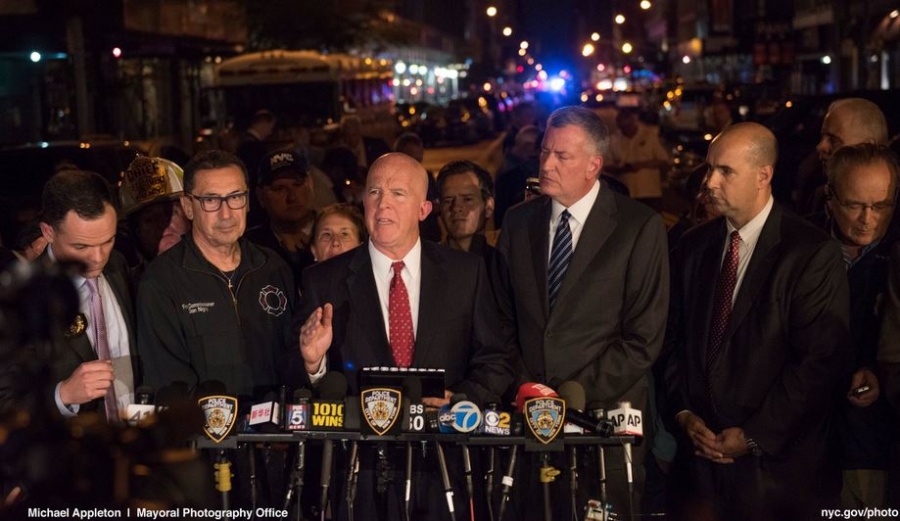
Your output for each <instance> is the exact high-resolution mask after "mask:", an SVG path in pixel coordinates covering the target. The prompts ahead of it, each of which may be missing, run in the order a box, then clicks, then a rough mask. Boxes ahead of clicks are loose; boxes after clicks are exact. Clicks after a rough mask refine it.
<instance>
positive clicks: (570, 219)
mask: <svg viewBox="0 0 900 521" xmlns="http://www.w3.org/2000/svg"><path fill="white" fill-rule="evenodd" d="M608 148H609V130H608V129H607V128H606V126H605V125H604V124H603V121H602V120H601V119H600V118H599V117H598V116H597V115H596V114H595V113H593V112H591V111H590V110H587V109H584V108H582V107H564V108H561V109H559V110H557V111H556V112H554V113H553V114H552V115H551V116H550V118H549V120H548V121H547V132H546V133H545V134H544V140H543V143H542V144H541V156H540V185H541V191H542V192H543V194H544V195H543V196H542V197H538V198H537V199H534V200H531V201H528V202H526V203H524V204H521V205H519V206H515V207H513V208H510V210H509V211H508V212H507V214H506V217H505V220H504V224H503V230H502V232H501V234H500V240H499V242H498V244H497V249H498V250H499V255H498V256H497V257H498V261H499V262H495V263H494V264H495V266H494V269H493V274H494V275H495V278H496V280H495V283H494V288H495V291H496V293H497V300H498V303H499V307H500V311H501V324H502V325H503V327H504V337H505V339H506V340H507V342H508V344H509V345H510V347H509V350H510V351H511V354H512V356H513V360H514V364H515V365H514V368H515V369H516V372H517V374H516V378H517V379H518V382H519V383H521V382H540V383H544V384H547V385H549V386H551V387H558V386H559V385H560V384H562V383H564V382H566V381H569V380H572V381H576V382H578V383H580V384H581V385H582V386H583V387H584V389H585V394H586V398H587V408H588V409H592V410H593V409H605V410H610V409H614V408H615V407H616V405H617V403H618V402H620V401H629V402H631V404H632V406H634V407H635V408H637V409H641V410H643V411H644V413H645V416H644V417H645V418H648V417H649V414H648V406H647V404H648V397H649V394H648V393H649V383H648V378H647V375H648V372H649V370H650V367H651V365H652V364H653V362H654V361H655V360H656V357H657V355H658V354H659V350H660V348H661V347H662V341H663V334H664V331H665V322H666V318H665V317H666V310H667V306H668V286H669V269H668V268H669V266H668V260H667V253H666V251H667V248H666V236H665V228H664V226H663V223H662V219H661V218H660V216H659V214H657V213H656V212H653V211H652V210H651V209H649V208H648V207H647V206H645V205H643V204H640V203H638V202H636V201H634V200H632V199H629V198H628V197H626V196H623V195H621V194H619V193H617V192H615V191H614V190H611V189H610V188H609V186H608V185H607V184H606V182H605V181H602V180H600V178H599V177H600V173H601V170H602V167H603V162H604V157H605V156H606V154H607V153H608ZM649 423H650V422H649V421H645V422H644V424H645V425H647V424H649ZM644 429H645V430H644V434H645V437H648V438H649V437H651V436H652V432H651V431H652V429H651V428H649V427H645V428H644ZM650 445H651V443H649V442H645V443H643V445H642V446H641V448H638V449H636V450H635V451H634V462H633V463H634V465H633V466H634V469H635V471H636V479H635V482H636V484H637V486H636V487H635V488H636V489H637V490H639V491H640V489H641V484H642V483H643V472H642V470H643V469H642V463H643V456H644V453H645V452H646V449H647V447H649V446H650ZM584 452H585V451H582V454H584ZM609 453H610V456H612V454H615V456H616V457H610V458H608V459H607V462H608V467H607V468H608V470H609V471H610V476H609V483H610V486H611V487H612V490H611V491H610V492H611V496H612V497H611V499H612V503H613V506H614V508H615V510H616V511H617V512H618V513H619V515H620V516H621V515H625V513H627V512H628V506H627V505H628V503H629V496H628V493H627V491H626V487H625V480H626V477H625V465H624V464H623V463H622V462H623V458H622V457H621V451H620V450H616V451H612V450H611V451H609ZM595 461H596V460H592V461H591V463H590V464H583V465H582V466H581V471H580V475H579V484H580V485H579V493H580V494H582V497H580V498H578V500H577V505H576V508H581V507H583V506H584V502H585V500H586V499H587V498H589V497H593V498H595V499H596V498H598V497H599V490H597V488H598V487H596V486H595V485H593V484H595V483H597V480H595V479H592V478H591V477H589V472H591V469H594V468H596V463H595ZM532 463H533V462H532ZM528 479H529V481H526V482H525V483H526V484H529V485H534V486H537V485H535V484H536V483H537V471H536V470H535V472H534V474H532V475H531V476H529V478H528ZM568 483H569V480H568V478H566V479H559V480H557V482H556V483H553V484H551V487H554V488H553V490H554V494H555V495H554V497H555V498H557V500H556V501H554V519H571V518H572V516H573V513H572V512H571V508H570V505H571V501H569V499H568V497H569V490H568V488H569V487H568ZM535 492H536V490H535ZM540 497H541V494H540V493H539V492H538V493H537V494H534V493H531V494H529V493H527V492H523V493H522V494H520V495H518V498H519V499H521V500H523V502H522V504H521V505H519V506H518V507H517V508H513V510H514V511H515V510H518V511H519V513H520V515H521V517H522V518H524V519H535V518H539V517H540V515H541V512H542V509H541V508H540V505H539V504H534V503H530V502H535V501H540V499H539V498H540ZM634 502H635V504H636V505H638V504H639V503H640V498H639V495H638V497H636V498H635V501H634ZM576 514H578V513H576Z"/></svg>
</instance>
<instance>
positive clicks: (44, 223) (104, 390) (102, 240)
mask: <svg viewBox="0 0 900 521" xmlns="http://www.w3.org/2000/svg"><path fill="white" fill-rule="evenodd" d="M42 204H43V211H42V215H41V223H40V226H41V233H42V234H43V236H44V238H45V239H46V240H47V242H48V246H47V250H46V251H45V253H44V255H43V256H42V258H43V259H45V260H51V261H54V262H70V263H77V264H79V265H80V267H81V269H80V271H79V274H78V275H76V276H75V277H74V278H73V282H74V284H75V287H76V289H77V290H78V296H79V300H80V303H79V308H80V313H79V314H78V315H76V316H75V317H72V324H71V326H70V327H69V332H68V334H67V335H66V337H65V341H64V345H56V346H54V348H55V352H54V359H53V360H52V367H53V374H54V377H55V382H56V383H55V387H54V389H53V394H54V400H55V402H56V406H57V408H58V409H59V412H60V413H61V414H63V415H64V416H74V415H76V414H79V413H81V412H86V411H97V412H100V413H102V414H105V415H106V417H107V419H108V420H109V421H111V422H116V421H119V419H120V418H121V417H122V415H123V414H124V413H125V409H126V408H127V406H128V405H129V404H130V403H132V402H133V399H134V388H135V379H136V378H137V377H138V376H139V373H138V371H137V370H136V369H135V367H136V357H135V356H134V353H135V348H134V346H135V340H134V304H133V302H134V300H133V299H134V296H133V294H132V287H131V284H129V283H128V281H127V280H126V275H125V273H126V267H125V260H124V258H123V257H122V256H121V255H120V254H118V253H113V243H114V241H115V236H116V223H117V218H116V209H115V207H114V206H113V198H112V189H111V188H110V186H109V184H108V183H107V182H106V181H105V180H104V179H103V178H102V177H100V176H99V175H97V174H94V173H90V172H81V171H76V170H67V171H64V172H60V173H58V174H56V175H55V176H53V177H52V178H51V179H50V180H49V181H48V182H47V185H46V186H45V187H44V192H43V197H42Z"/></svg>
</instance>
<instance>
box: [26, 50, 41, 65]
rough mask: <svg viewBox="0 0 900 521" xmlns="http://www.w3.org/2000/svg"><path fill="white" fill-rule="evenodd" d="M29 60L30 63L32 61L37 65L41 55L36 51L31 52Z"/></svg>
mask: <svg viewBox="0 0 900 521" xmlns="http://www.w3.org/2000/svg"><path fill="white" fill-rule="evenodd" d="M29 58H31V61H33V62H34V63H37V62H39V61H41V53H39V52H37V51H33V52H32V53H31V55H30V56H29Z"/></svg>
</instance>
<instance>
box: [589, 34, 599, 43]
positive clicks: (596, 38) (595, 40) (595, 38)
mask: <svg viewBox="0 0 900 521" xmlns="http://www.w3.org/2000/svg"><path fill="white" fill-rule="evenodd" d="M591 41H594V42H597V41H600V33H591Z"/></svg>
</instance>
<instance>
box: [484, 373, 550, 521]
mask: <svg viewBox="0 0 900 521" xmlns="http://www.w3.org/2000/svg"><path fill="white" fill-rule="evenodd" d="M557 396H559V395H558V394H556V391H554V390H553V389H551V388H549V387H547V386H546V385H544V384H539V383H534V382H528V383H524V384H522V385H520V386H519V390H518V392H517V393H516V410H517V411H518V412H520V413H521V412H522V409H523V408H524V407H525V402H526V401H528V400H530V399H532V398H548V397H551V398H552V397H557ZM518 450H519V446H518V445H513V446H512V448H511V449H510V453H509V466H508V467H507V469H506V474H505V475H504V476H503V479H502V480H501V483H502V484H503V493H502V496H501V498H500V515H499V516H498V517H497V519H499V520H501V521H502V520H503V514H504V513H505V512H506V504H507V503H508V502H509V495H510V492H512V488H513V483H514V482H515V480H514V479H513V474H514V472H515V470H516V455H517V453H518Z"/></svg>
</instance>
